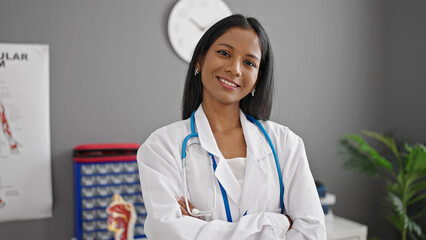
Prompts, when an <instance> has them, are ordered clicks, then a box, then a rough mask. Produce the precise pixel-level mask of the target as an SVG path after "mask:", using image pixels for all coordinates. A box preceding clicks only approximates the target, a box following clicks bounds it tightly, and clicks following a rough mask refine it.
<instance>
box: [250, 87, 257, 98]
mask: <svg viewBox="0 0 426 240" xmlns="http://www.w3.org/2000/svg"><path fill="white" fill-rule="evenodd" d="M254 92H256V88H253V90H251V96H252V97H254Z"/></svg>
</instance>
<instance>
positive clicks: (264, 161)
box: [137, 106, 326, 240]
mask: <svg viewBox="0 0 426 240" xmlns="http://www.w3.org/2000/svg"><path fill="white" fill-rule="evenodd" d="M240 119H241V120H240V121H241V125H242V128H243V132H244V138H245V141H246V144H247V154H246V170H245V176H244V184H243V188H242V189H241V186H240V184H239V183H238V181H237V179H236V178H235V176H234V174H233V173H232V171H231V169H230V167H229V165H228V163H227V161H224V157H223V156H222V154H221V152H220V151H219V148H218V146H217V144H216V141H215V138H214V135H213V133H212V130H211V128H210V125H209V122H208V120H207V117H206V115H205V113H204V111H203V108H202V106H200V107H199V108H198V110H197V112H196V113H195V126H196V131H197V132H198V134H199V138H192V139H191V140H190V141H189V142H188V148H187V155H188V156H187V159H188V161H187V164H188V165H187V167H186V168H187V169H186V171H187V182H188V192H189V197H190V200H191V202H192V203H193V205H194V206H195V207H196V208H198V209H200V210H209V209H211V208H212V206H213V203H214V199H213V198H214V194H213V182H212V180H211V165H209V162H211V158H209V156H208V153H207V152H210V153H211V154H213V155H214V156H215V159H216V161H217V164H218V165H217V169H216V172H215V177H216V179H217V180H219V181H220V183H221V184H222V186H223V187H224V189H225V190H226V192H227V194H228V201H229V205H230V210H231V215H232V221H233V222H232V223H228V222H227V221H226V213H225V208H224V204H223V198H222V194H221V192H220V188H219V185H218V182H217V180H215V181H214V183H215V184H216V185H217V187H216V192H217V193H216V195H217V207H216V210H215V211H214V212H213V213H212V215H211V216H210V217H203V218H202V219H197V218H194V217H189V216H184V217H183V216H182V213H181V210H180V207H179V205H178V203H177V201H176V198H175V197H181V196H183V195H184V192H183V191H184V189H183V187H182V185H183V182H182V164H181V163H182V160H181V148H182V141H183V139H184V138H185V137H186V136H187V135H188V134H189V133H190V132H191V128H190V120H189V119H187V120H183V121H179V122H176V123H173V124H170V125H168V126H165V127H163V128H160V129H158V130H157V131H155V132H154V133H153V134H151V136H150V137H149V138H148V139H147V140H146V142H145V143H144V144H143V145H142V146H141V147H140V149H139V151H138V154H137V158H138V166H139V173H140V182H141V186H142V194H143V198H144V202H145V207H146V210H147V212H148V216H147V218H146V221H145V233H146V235H147V237H148V238H149V239H155V240H157V239H165V240H169V239H184V240H188V239H202V240H206V239H212V240H213V239H214V240H217V239H226V240H228V239H238V240H241V239H256V240H257V239H268V240H269V239H291V240H293V239H294V240H296V239H316V240H322V239H326V232H325V224H324V214H323V211H322V208H321V205H320V201H319V197H318V192H317V190H316V188H315V183H314V180H313V177H312V174H311V172H310V169H309V165H308V161H307V157H306V153H305V148H304V145H303V141H302V139H301V138H299V137H298V136H297V135H296V134H294V133H293V132H292V131H290V130H289V129H288V128H287V127H284V126H281V125H279V124H277V123H274V122H271V121H261V123H262V125H263V126H264V127H265V129H266V131H267V132H268V134H269V136H270V138H271V139H272V142H273V143H274V146H275V148H276V151H277V155H278V159H279V161H280V166H281V173H282V177H283V182H284V204H285V210H286V214H288V215H289V216H290V217H291V219H292V220H293V222H294V223H293V227H292V228H291V229H290V230H289V231H287V229H288V227H289V221H288V219H287V217H286V216H284V215H283V214H281V213H280V206H279V204H280V203H279V202H280V197H279V193H280V191H279V181H278V174H277V170H276V166H275V160H274V156H273V154H272V150H271V148H270V146H269V144H268V143H267V141H266V138H265V137H264V136H263V134H262V132H261V131H260V129H258V127H257V126H255V125H254V124H253V123H251V122H249V121H248V120H247V119H246V117H245V115H244V113H243V112H242V111H240ZM194 143H195V144H194ZM246 211H247V215H246V216H243V215H244V213H245V212H246Z"/></svg>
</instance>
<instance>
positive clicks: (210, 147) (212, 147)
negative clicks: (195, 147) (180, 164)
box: [194, 105, 271, 215]
mask: <svg viewBox="0 0 426 240" xmlns="http://www.w3.org/2000/svg"><path fill="white" fill-rule="evenodd" d="M194 118H195V128H196V131H197V132H198V135H199V140H200V144H201V146H202V147H203V148H204V149H205V150H206V151H207V152H209V153H211V154H213V155H214V156H215V159H216V161H217V164H218V165H217V168H216V172H215V175H216V177H217V179H218V180H219V182H220V183H221V184H222V186H223V187H224V188H225V190H226V192H227V194H228V196H229V197H230V198H231V199H232V201H233V202H234V203H235V204H236V205H238V206H240V210H241V212H242V213H241V215H242V214H244V212H245V210H247V209H248V208H249V206H250V205H251V203H252V202H253V201H254V200H255V199H256V198H258V197H260V196H258V192H257V190H258V189H259V188H262V187H263V186H264V184H265V179H266V170H265V168H264V164H262V163H261V161H262V160H263V159H265V156H266V155H268V154H269V153H271V148H270V147H269V145H268V143H267V141H266V139H265V137H264V136H263V134H262V132H261V131H260V129H258V127H257V126H255V124H253V123H251V122H250V121H249V120H248V119H247V118H246V116H245V114H244V113H243V111H241V110H240V121H241V126H242V128H243V133H244V138H245V141H246V144H247V151H246V154H247V155H246V171H245V176H244V185H243V189H241V187H240V185H239V183H238V181H237V179H236V178H235V176H234V174H233V173H232V170H231V169H230V167H229V165H228V163H227V162H226V161H223V160H225V158H224V157H223V155H222V153H221V152H220V150H219V147H218V146H217V143H216V140H215V138H214V135H213V132H212V130H211V128H210V124H209V121H208V119H207V116H206V114H205V112H204V110H203V107H202V106H201V105H200V106H199V107H198V109H197V111H196V113H195V115H194ZM242 198H243V199H242Z"/></svg>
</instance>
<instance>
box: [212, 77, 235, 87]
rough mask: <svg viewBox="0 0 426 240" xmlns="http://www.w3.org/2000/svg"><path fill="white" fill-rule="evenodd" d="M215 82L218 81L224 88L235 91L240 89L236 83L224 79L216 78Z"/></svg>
mask: <svg viewBox="0 0 426 240" xmlns="http://www.w3.org/2000/svg"><path fill="white" fill-rule="evenodd" d="M217 80H219V83H220V84H221V85H222V86H224V87H226V88H230V89H236V88H238V87H240V85H238V84H237V83H235V82H233V81H230V80H228V79H226V78H222V77H217Z"/></svg>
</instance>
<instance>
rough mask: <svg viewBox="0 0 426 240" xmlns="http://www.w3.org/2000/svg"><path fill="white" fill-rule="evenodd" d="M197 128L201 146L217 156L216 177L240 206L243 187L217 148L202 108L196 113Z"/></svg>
mask: <svg viewBox="0 0 426 240" xmlns="http://www.w3.org/2000/svg"><path fill="white" fill-rule="evenodd" d="M195 127H196V129H197V132H198V135H199V139H200V144H201V146H202V147H203V148H204V149H205V150H206V151H207V152H209V153H211V154H213V155H214V156H215V160H216V163H217V168H216V171H215V176H216V178H217V179H218V180H219V182H220V183H221V184H222V186H223V188H224V189H225V190H226V193H227V194H228V196H229V197H230V198H231V199H232V201H233V202H234V203H235V204H236V205H239V204H240V200H241V186H240V184H239V183H238V181H237V179H236V178H235V175H234V174H233V173H232V170H231V169H230V167H229V165H228V163H227V162H226V161H225V158H224V157H223V156H222V153H221V152H220V150H219V147H218V146H217V143H216V140H215V138H214V135H213V132H212V130H211V128H210V124H209V121H208V119H207V116H206V114H205V113H204V110H203V108H202V106H201V105H200V107H198V110H197V112H196V113H195ZM216 184H217V183H216ZM218 189H219V187H218Z"/></svg>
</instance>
